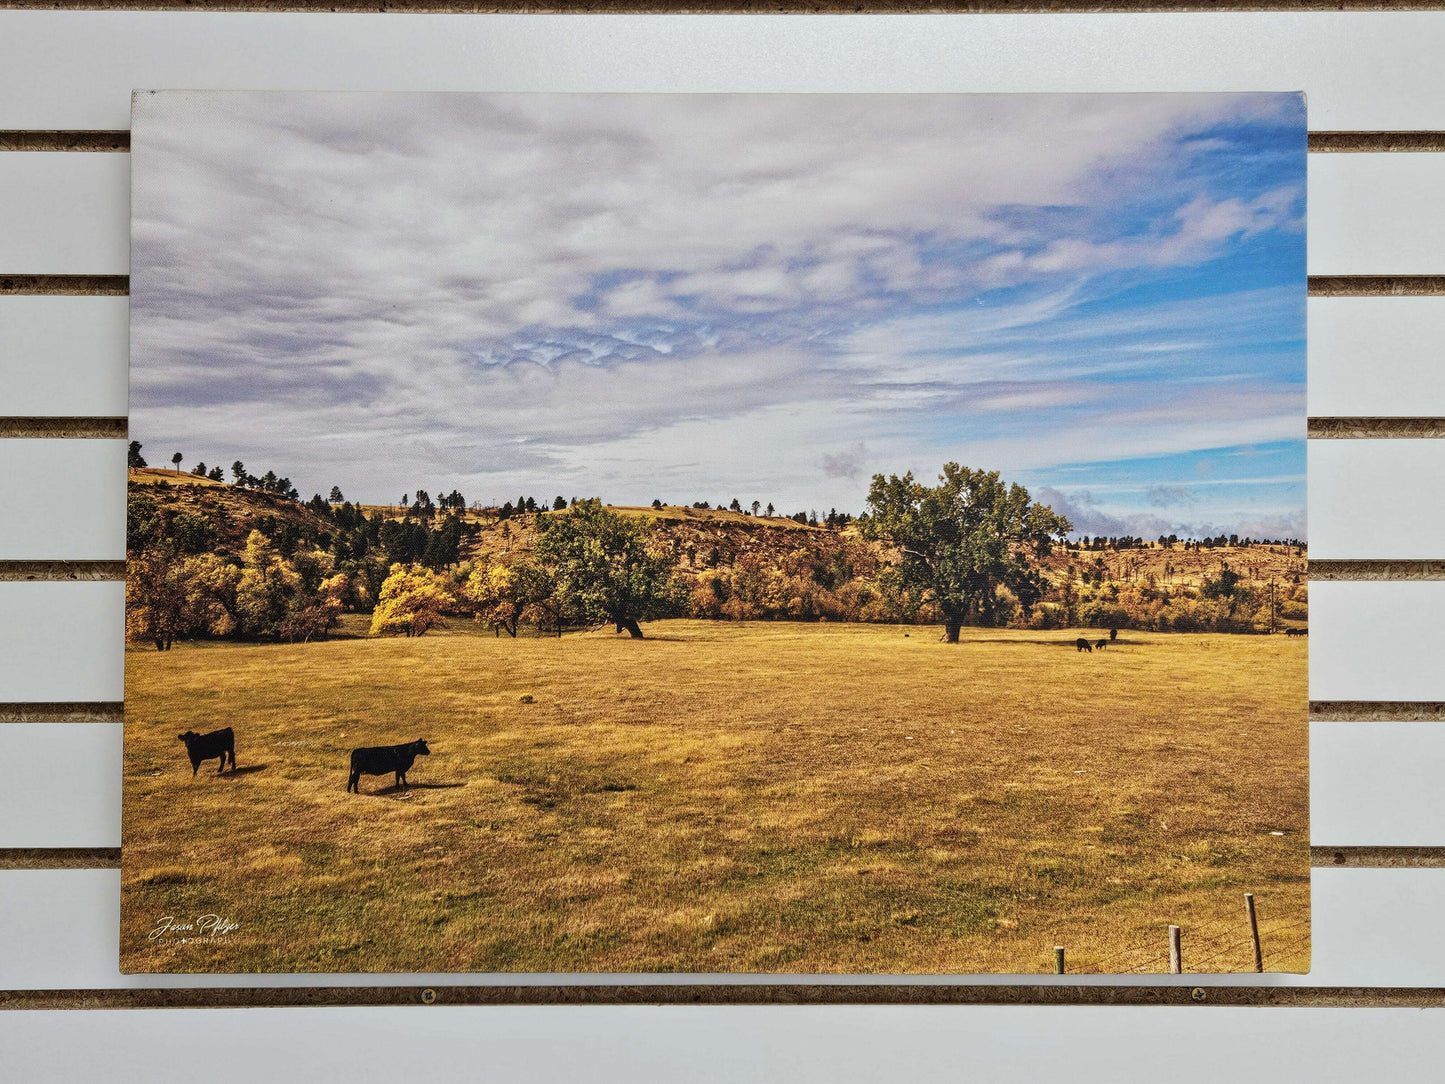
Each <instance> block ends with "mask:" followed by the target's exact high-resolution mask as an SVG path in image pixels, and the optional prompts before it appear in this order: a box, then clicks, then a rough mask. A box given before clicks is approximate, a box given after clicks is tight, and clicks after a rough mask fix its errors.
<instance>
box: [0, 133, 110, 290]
mask: <svg viewBox="0 0 1445 1084" xmlns="http://www.w3.org/2000/svg"><path fill="white" fill-rule="evenodd" d="M129 222H130V155H128V154H76V153H74V152H58V151H57V152H52V153H33V152H21V153H10V154H0V271H8V272H11V273H14V274H30V275H40V274H47V275H49V274H61V275H64V274H87V275H124V274H125V273H126V271H127V270H128V269H129V267H130V230H129Z"/></svg>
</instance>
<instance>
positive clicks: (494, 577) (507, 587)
mask: <svg viewBox="0 0 1445 1084" xmlns="http://www.w3.org/2000/svg"><path fill="white" fill-rule="evenodd" d="M554 589H555V584H554V583H553V581H552V577H551V575H550V574H549V573H548V572H547V570H546V569H544V568H542V567H541V566H540V565H538V564H536V563H535V562H534V561H530V560H527V559H525V558H521V559H518V560H515V561H513V562H511V563H510V564H495V565H490V566H487V565H483V566H479V567H477V568H474V569H473V570H472V572H471V575H469V576H468V577H467V582H466V585H465V586H464V587H463V588H462V593H463V595H464V597H465V598H466V600H467V601H468V602H470V603H471V604H472V605H473V606H474V607H475V608H476V613H477V617H478V618H480V619H481V620H483V621H487V622H489V623H490V624H491V626H492V631H493V632H494V633H496V634H497V635H499V636H500V635H501V633H502V631H503V630H505V631H506V632H507V634H508V635H509V636H513V637H515V636H516V635H517V627H518V625H520V624H521V621H522V619H523V617H524V616H526V615H527V614H528V612H529V611H531V613H532V615H533V616H534V617H540V611H541V610H542V609H543V608H544V607H545V606H546V604H547V602H548V601H549V600H550V599H551V598H552V594H553V591H554Z"/></svg>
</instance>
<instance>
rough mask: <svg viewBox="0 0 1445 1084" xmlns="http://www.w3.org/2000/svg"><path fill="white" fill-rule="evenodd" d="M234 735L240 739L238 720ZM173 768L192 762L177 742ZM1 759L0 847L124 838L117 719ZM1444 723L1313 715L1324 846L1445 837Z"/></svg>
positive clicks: (1315, 816)
mask: <svg viewBox="0 0 1445 1084" xmlns="http://www.w3.org/2000/svg"><path fill="white" fill-rule="evenodd" d="M239 740H240V741H241V743H242V744H243V746H244V742H245V732H244V726H243V727H242V732H241V734H240V737H239ZM174 752H175V757H174V763H173V764H172V769H173V770H174V771H176V772H180V773H185V772H187V771H189V765H188V764H187V763H186V759H185V755H184V750H182V749H181V747H180V745H179V743H178V744H177V745H176V747H175V750H174ZM0 764H23V765H25V768H24V771H23V772H20V773H18V775H17V776H16V777H15V779H14V781H13V782H12V783H11V784H10V785H7V786H6V787H3V788H0V847H115V846H119V844H120V779H121V728H120V727H119V726H118V725H116V724H114V723H74V724H54V723H33V724H23V725H8V726H0ZM1442 777H1445V726H1441V725H1440V724H1438V723H1404V722H1401V723H1321V722H1316V723H1312V724H1311V726H1310V836H1311V840H1312V842H1314V843H1315V844H1316V845H1318V846H1325V847H1348V846H1442V845H1445V805H1442V804H1441V802H1440V800H1439V780H1440V779H1441V778H1442Z"/></svg>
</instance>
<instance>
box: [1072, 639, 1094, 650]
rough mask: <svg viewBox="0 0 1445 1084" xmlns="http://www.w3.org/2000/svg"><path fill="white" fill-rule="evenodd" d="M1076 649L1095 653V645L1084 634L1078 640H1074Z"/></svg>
mask: <svg viewBox="0 0 1445 1084" xmlns="http://www.w3.org/2000/svg"><path fill="white" fill-rule="evenodd" d="M1074 649H1075V650H1076V651H1087V652H1089V653H1090V654H1093V651H1094V646H1093V645H1092V644H1090V643H1089V641H1088V640H1085V639H1084V638H1083V637H1082V636H1080V637H1079V638H1078V639H1077V640H1075V641H1074Z"/></svg>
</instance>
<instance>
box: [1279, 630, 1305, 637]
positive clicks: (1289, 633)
mask: <svg viewBox="0 0 1445 1084" xmlns="http://www.w3.org/2000/svg"><path fill="white" fill-rule="evenodd" d="M1284 634H1285V635H1286V636H1308V635H1309V634H1310V630H1309V629H1285V630H1284Z"/></svg>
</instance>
